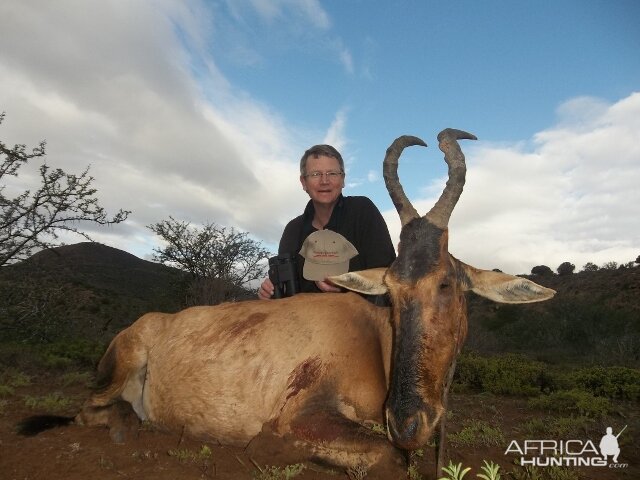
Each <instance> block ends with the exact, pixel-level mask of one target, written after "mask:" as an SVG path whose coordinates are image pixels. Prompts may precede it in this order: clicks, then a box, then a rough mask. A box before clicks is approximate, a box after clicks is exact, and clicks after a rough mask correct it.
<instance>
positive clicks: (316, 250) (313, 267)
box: [300, 230, 358, 281]
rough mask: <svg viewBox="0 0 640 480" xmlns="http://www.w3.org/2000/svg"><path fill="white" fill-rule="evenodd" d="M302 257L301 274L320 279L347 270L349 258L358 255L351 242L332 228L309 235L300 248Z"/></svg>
mask: <svg viewBox="0 0 640 480" xmlns="http://www.w3.org/2000/svg"><path fill="white" fill-rule="evenodd" d="M300 255H302V256H303V257H304V268H303V269H302V276H303V277H304V278H306V279H307V280H313V281H321V280H324V279H325V278H327V277H330V276H332V275H341V274H343V273H347V272H348V271H349V260H351V259H352V258H353V257H355V256H356V255H358V250H356V247H354V246H353V244H352V243H351V242H350V241H349V240H347V239H346V238H344V237H343V236H342V235H340V234H339V233H336V232H334V231H332V230H318V231H317V232H314V233H312V234H311V235H309V236H308V237H307V238H306V239H305V241H304V243H303V244H302V249H301V250H300Z"/></svg>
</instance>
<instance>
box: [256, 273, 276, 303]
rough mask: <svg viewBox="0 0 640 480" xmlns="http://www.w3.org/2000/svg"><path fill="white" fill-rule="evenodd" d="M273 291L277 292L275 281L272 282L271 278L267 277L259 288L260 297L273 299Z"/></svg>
mask: <svg viewBox="0 0 640 480" xmlns="http://www.w3.org/2000/svg"><path fill="white" fill-rule="evenodd" d="M273 292H275V289H274V288H273V283H271V280H270V279H269V278H265V279H264V282H262V285H260V288H259V289H258V298H259V299H260V300H271V297H272V296H273Z"/></svg>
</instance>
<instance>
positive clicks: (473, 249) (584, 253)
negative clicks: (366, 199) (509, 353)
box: [384, 93, 640, 273]
mask: <svg viewBox="0 0 640 480" xmlns="http://www.w3.org/2000/svg"><path fill="white" fill-rule="evenodd" d="M558 114H559V122H558V124H557V125H556V126H554V127H551V128H549V129H547V130H545V131H542V132H539V133H538V134H536V135H535V136H534V138H533V147H532V148H530V149H528V150H525V149H524V148H523V147H522V146H521V145H522V144H520V145H514V146H492V145H487V144H482V143H480V144H479V145H474V144H472V143H471V142H464V141H462V142H461V145H462V148H463V151H465V152H466V156H467V165H468V172H467V181H466V185H465V190H464V192H463V194H462V197H461V199H460V201H459V203H458V205H457V206H456V209H455V210H454V212H453V215H452V217H451V222H450V230H451V234H450V249H449V250H450V252H451V253H452V254H453V255H455V256H457V257H458V258H460V259H461V260H463V261H465V262H467V263H471V264H473V265H475V266H477V267H480V268H488V269H491V268H500V269H502V270H504V271H507V272H510V273H529V272H530V270H531V268H532V267H533V266H535V265H540V264H544V265H547V266H549V267H551V268H552V269H554V270H555V268H556V267H557V266H558V265H560V264H561V263H562V262H564V261H570V262H572V263H574V264H575V265H576V267H577V268H578V269H580V268H581V267H582V266H583V265H584V264H585V263H587V262H594V263H596V264H600V265H601V264H603V263H605V262H607V261H616V262H618V263H626V262H629V261H632V260H634V259H635V258H636V257H637V256H638V254H639V253H640V250H639V249H640V222H638V221H637V208H638V207H637V206H638V205H640V189H639V188H638V182H637V179H638V178H640V162H639V161H638V160H639V159H640V144H639V143H638V141H637V139H638V138H640V120H639V119H640V93H634V94H632V95H630V96H629V97H627V98H624V99H622V100H620V101H619V102H617V103H615V104H613V105H607V104H605V103H604V102H603V101H601V100H597V99H586V98H580V99H573V100H570V101H569V102H567V103H565V104H563V105H561V106H560V107H559V109H558ZM443 186H444V179H441V180H440V181H438V182H436V184H434V185H430V186H427V187H426V190H425V191H427V192H431V193H432V195H431V196H430V197H429V198H426V199H419V200H417V201H415V202H414V205H415V206H416V208H417V210H418V211H419V212H421V213H422V214H424V213H426V212H427V211H428V210H429V209H430V208H431V206H432V205H433V203H434V202H435V199H436V198H437V196H438V195H439V194H440V192H441V191H442V187H443ZM384 215H385V218H386V219H387V221H388V222H389V224H390V229H391V230H392V233H393V235H394V238H396V239H397V238H398V236H399V221H398V219H397V214H396V213H395V211H387V212H384ZM396 241H397V240H396Z"/></svg>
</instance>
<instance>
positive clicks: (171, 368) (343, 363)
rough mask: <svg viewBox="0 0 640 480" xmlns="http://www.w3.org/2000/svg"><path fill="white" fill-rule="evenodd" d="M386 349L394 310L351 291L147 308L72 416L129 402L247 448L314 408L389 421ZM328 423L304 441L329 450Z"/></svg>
mask: <svg viewBox="0 0 640 480" xmlns="http://www.w3.org/2000/svg"><path fill="white" fill-rule="evenodd" d="M390 351H391V326H390V324H389V313H388V309H386V308H381V307H375V306H373V305H372V304H370V303H369V302H367V301H366V300H364V299H362V298H361V297H360V296H358V295H356V294H326V295H314V294H300V295H296V296H295V297H292V298H288V299H283V300H278V301H272V302H262V301H250V302H243V303H230V304H224V305H219V306H216V307H194V308H190V309H187V310H184V311H182V312H179V313H177V314H175V315H167V314H156V313H152V314H147V315H145V316H143V317H141V318H140V319H139V320H138V321H137V322H136V323H134V324H133V325H132V326H130V327H129V328H127V329H126V330H124V331H123V332H121V333H120V334H119V335H118V336H116V338H115V339H114V340H113V342H112V343H111V345H110V347H109V349H108V352H107V354H106V355H105V357H104V358H103V360H102V361H101V364H100V367H99V370H101V374H105V373H106V374H110V375H111V376H112V382H111V384H109V385H108V386H107V387H106V388H105V389H104V390H103V391H101V392H98V393H96V394H95V395H93V396H92V397H91V398H89V399H88V400H87V402H86V403H85V406H84V408H83V410H82V412H81V413H80V414H79V415H78V417H77V421H78V422H79V423H83V424H87V425H95V424H103V425H104V424H108V423H109V422H110V421H111V420H109V415H108V414H106V413H104V411H103V409H101V408H97V407H105V406H108V405H110V404H113V403H116V402H118V401H120V400H125V401H127V402H129V403H131V404H132V405H133V407H134V409H135V411H136V413H137V414H138V416H139V417H140V418H142V419H148V420H150V421H151V422H153V423H155V424H157V425H159V426H163V427H166V428H168V429H171V430H173V431H178V432H182V431H184V432H185V433H187V434H190V435H193V436H196V437H201V438H209V439H215V440H218V441H220V442H222V443H224V444H231V445H240V446H244V445H247V444H248V443H249V442H250V441H251V440H252V439H253V438H254V437H256V436H257V435H258V434H259V433H260V432H261V431H262V430H263V426H264V425H267V424H269V425H272V427H273V428H274V432H273V433H274V434H277V435H280V436H287V435H293V436H294V437H295V436H296V428H297V433H298V434H299V433H300V432H301V431H303V430H305V429H308V428H310V427H309V426H307V427H303V425H312V424H313V422H312V421H311V420H310V419H312V418H314V417H317V416H318V415H326V414H330V415H333V416H335V417H340V418H342V419H343V422H345V425H347V424H350V423H353V424H354V425H356V424H360V425H363V424H364V423H365V422H376V423H383V422H384V419H383V410H382V405H383V403H384V398H385V396H386V392H387V385H388V375H389V369H390V367H389V358H390ZM114 359H115V360H114ZM110 365H111V367H112V369H111V371H108V370H109V367H110ZM103 370H104V371H103ZM345 425H343V426H342V427H340V429H338V432H342V429H347V427H346V426H345ZM294 427H295V428H294ZM320 427H322V426H321V425H315V427H314V428H320ZM323 428H324V430H322V431H321V432H320V433H319V434H318V435H319V436H318V438H305V439H303V441H304V442H305V443H306V444H309V446H311V445H316V447H317V448H319V445H320V444H322V445H324V447H323V448H324V449H325V450H326V451H331V448H333V447H328V446H327V445H325V444H326V442H327V441H331V440H334V441H335V439H332V438H330V437H331V436H332V435H331V431H330V430H327V428H329V429H330V428H331V427H330V424H327V425H325V427H323ZM363 428H364V427H363ZM322 435H328V436H329V438H323V437H322ZM338 436H340V435H338ZM373 437H374V435H372V438H373ZM363 438H364V437H363ZM364 441H365V442H366V438H364ZM374 442H378V441H377V440H375V441H374ZM385 442H386V441H385ZM316 447H314V448H316ZM355 447H356V443H355V442H352V448H355ZM386 448H388V449H390V450H393V447H392V446H391V445H390V444H387V447H386ZM323 451H324V450H323ZM336 451H337V450H336ZM347 453H348V452H346V453H345V452H343V454H341V455H346V454H347ZM352 453H353V452H352ZM361 453H362V452H361ZM381 455H382V454H381V453H380V454H377V455H374V457H376V458H378V457H380V456H381ZM355 456H356V457H358V455H357V454H356V455H355ZM363 458H365V457H363ZM367 458H368V457H367ZM358 459H359V460H358V461H361V460H362V458H359V457H358ZM365 459H366V458H365Z"/></svg>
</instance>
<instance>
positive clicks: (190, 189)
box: [0, 1, 308, 254]
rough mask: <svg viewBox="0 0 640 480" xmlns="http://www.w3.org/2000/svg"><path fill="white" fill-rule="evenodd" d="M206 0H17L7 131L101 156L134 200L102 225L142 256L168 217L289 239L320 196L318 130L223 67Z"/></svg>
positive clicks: (126, 197) (5, 92)
mask: <svg viewBox="0 0 640 480" xmlns="http://www.w3.org/2000/svg"><path fill="white" fill-rule="evenodd" d="M199 5H200V4H198V3H190V4H189V8H187V7H186V6H185V7H184V8H181V7H180V6H178V4H174V3H173V2H166V3H162V2H160V3H159V4H154V5H149V4H135V5H133V6H127V7H126V8H125V7H124V6H121V4H119V3H118V2H101V3H100V5H91V6H88V5H85V4H79V5H76V4H75V3H73V2H71V3H68V4H64V5H62V4H61V3H58V2H56V3H55V4H50V3H49V2H41V3H40V4H38V5H33V4H27V3H25V2H20V1H14V2H9V3H7V2H5V3H3V7H2V14H1V15H0V30H2V31H3V42H2V44H1V45H0V105H1V109H2V110H4V111H6V112H7V118H6V121H5V122H4V123H3V125H2V127H0V128H1V130H2V136H3V137H2V138H3V140H5V141H7V143H9V144H11V143H26V144H29V145H35V144H37V142H39V141H40V140H41V139H43V138H46V139H47V140H48V157H47V161H48V163H49V164H50V165H52V166H55V167H57V166H60V167H62V168H64V169H66V170H68V171H71V172H79V171H81V170H83V169H84V168H85V167H86V166H87V165H88V164H91V174H92V175H93V176H95V178H96V180H95V186H96V187H97V188H98V189H99V197H100V199H101V203H102V204H103V205H104V206H105V207H106V208H107V209H108V210H109V211H112V212H115V211H116V210H117V209H118V208H120V207H122V208H126V209H130V210H133V213H132V215H131V218H130V220H129V221H127V224H126V225H119V226H116V227H112V228H110V229H99V230H97V231H95V232H94V235H95V237H96V238H97V239H99V240H104V241H106V243H109V244H111V245H114V246H119V247H121V248H122V247H125V246H126V247H127V248H128V249H129V250H130V251H133V252H134V253H138V254H142V253H143V251H144V250H146V249H148V245H149V244H150V243H151V242H152V240H150V239H151V238H152V237H151V233H150V232H148V231H146V229H145V228H144V226H145V225H148V224H150V223H152V222H156V221H158V220H160V219H163V218H166V217H167V216H168V215H174V216H176V217H177V218H181V219H186V220H190V221H195V222H205V221H215V222H218V223H220V224H223V225H234V226H236V227H239V228H242V229H245V230H249V231H251V232H252V233H253V234H255V235H257V236H259V237H260V238H262V239H264V240H266V241H267V242H275V241H276V240H277V239H278V238H279V235H280V233H281V231H282V224H283V223H284V222H285V221H286V220H288V219H290V218H291V217H293V216H294V215H295V214H297V213H299V212H298V211H299V210H300V205H303V204H304V202H305V200H306V199H305V197H304V194H303V192H302V191H301V190H300V188H299V185H298V184H297V181H296V179H297V176H298V172H297V159H298V158H299V155H300V151H302V150H303V149H304V148H303V147H302V146H303V145H305V146H306V144H307V143H308V142H307V141H306V138H299V135H298V134H297V133H296V129H295V128H291V127H290V126H288V125H286V124H285V122H284V120H283V119H281V118H280V117H279V116H278V115H277V114H276V113H274V112H272V111H270V109H268V108H267V107H265V106H264V105H260V104H258V103H257V102H253V101H251V100H250V99H248V97H247V95H246V94H245V93H244V92H239V91H235V90H234V89H233V88H232V87H231V86H230V85H229V84H228V82H227V81H226V79H225V78H224V77H223V76H222V75H220V73H219V72H218V71H217V70H216V66H215V63H214V61H213V59H212V58H211V57H210V56H208V55H207V53H206V52H207V48H206V42H207V35H208V33H209V32H208V31H207V25H206V22H204V21H203V20H202V19H203V18H206V15H207V12H206V11H205V10H200V7H199ZM72 7H73V8H72ZM157 7H160V8H157ZM185 47H188V50H187V49H185ZM194 61H198V62H199V63H198V64H197V65H194ZM194 69H195V70H197V71H194ZM194 75H201V76H204V77H205V78H206V79H207V83H206V84H205V85H204V87H203V86H202V84H201V83H200V82H198V81H196V79H195V77H194ZM203 88H204V90H203ZM305 148H306V147H305ZM274 212H278V213H277V214H274ZM95 228H96V227H94V226H88V229H90V230H94V229H95ZM132 238H135V239H136V240H132ZM106 239H108V241H107V240H106ZM132 241H135V242H136V246H132V245H131V243H132Z"/></svg>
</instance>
